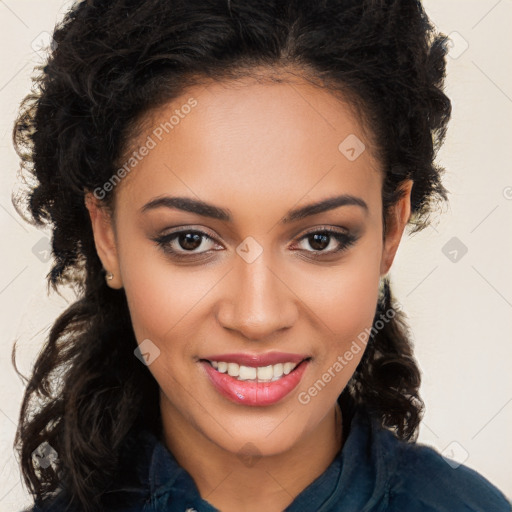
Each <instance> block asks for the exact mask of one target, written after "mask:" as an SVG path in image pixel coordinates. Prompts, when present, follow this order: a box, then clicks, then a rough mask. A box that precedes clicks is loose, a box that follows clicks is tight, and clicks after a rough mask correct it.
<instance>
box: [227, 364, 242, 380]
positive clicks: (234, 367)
mask: <svg viewBox="0 0 512 512" xmlns="http://www.w3.org/2000/svg"><path fill="white" fill-rule="evenodd" d="M239 370H240V366H239V365H238V363H228V375H231V377H236V376H238V372H239Z"/></svg>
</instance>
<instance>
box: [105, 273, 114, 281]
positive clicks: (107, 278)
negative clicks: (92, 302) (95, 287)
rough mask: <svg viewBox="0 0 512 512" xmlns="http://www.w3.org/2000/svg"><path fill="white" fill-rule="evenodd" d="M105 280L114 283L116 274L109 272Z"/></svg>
mask: <svg viewBox="0 0 512 512" xmlns="http://www.w3.org/2000/svg"><path fill="white" fill-rule="evenodd" d="M105 279H106V280H107V281H112V279H114V274H113V273H112V272H107V275H106V276H105Z"/></svg>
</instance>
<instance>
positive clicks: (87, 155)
mask: <svg viewBox="0 0 512 512" xmlns="http://www.w3.org/2000/svg"><path fill="white" fill-rule="evenodd" d="M53 38H54V42H55V44H54V45H53V47H52V51H51V52H50V54H49V58H48V61H47V63H46V64H45V65H44V67H43V66H41V67H39V68H38V72H37V73H36V74H35V76H34V79H33V80H34V87H33V90H32V93H31V94H29V95H28V96H27V97H26V98H25V99H24V101H23V103H22V105H21V107H20V111H19V115H18V119H17V120H16V123H15V126H14V131H13V138H14V144H15V146H16V149H17V152H18V154H19V156H20V158H21V162H22V163H21V166H22V171H23V173H25V174H28V175H29V177H30V178H31V179H32V184H33V185H32V186H30V189H29V190H26V191H25V194H24V195H23V196H22V197H21V198H20V197H17V198H16V199H14V202H15V205H16V206H17V209H18V211H19V212H20V214H21V215H23V216H25V218H26V220H27V221H28V222H32V223H34V224H36V225H43V224H45V223H48V224H51V225H52V230H53V231H52V233H53V234H52V251H53V253H52V254H53V258H54V260H53V265H52V268H51V271H50V273H49V274H48V285H49V286H50V285H51V286H52V287H53V288H54V289H55V290H57V289H58V286H59V285H72V286H73V287H74V288H75V290H76V291H77V293H78V297H77V300H76V302H74V303H73V304H71V305H70V306H69V307H68V309H67V310H66V311H64V312H63V313H62V314H61V315H60V316H59V317H58V318H57V320H56V321H55V323H54V324H53V326H52V328H51V331H50V333H49V336H48V339H47V340H46V343H45V345H44V347H43V350H42V351H41V353H40V355H39V356H38V358H37V361H36V363H35V365H34V368H33V372H32V375H31V376H30V378H29V379H26V378H24V380H25V381H26V382H27V388H26V392H25V395H24V398H23V403H22V407H21V411H20V417H19V426H18V430H17V433H16V439H15V446H16V449H17V451H18V453H19V457H20V464H21V467H22V472H23V476H24V479H25V482H26V484H27V485H28V488H29V491H30V492H31V493H32V494H33V495H34V497H35V500H36V503H38V504H41V503H44V502H45V501H44V500H46V499H47V498H49V497H50V496H52V495H54V494H58V492H59V491H60V490H61V489H66V490H67V492H68V493H69V496H70V504H71V505H74V506H78V507H79V508H80V510H85V511H93V510H98V509H101V507H102V504H103V503H104V501H103V500H104V498H105V496H106V494H107V493H108V492H109V489H111V488H112V483H113V482H115V481H116V478H117V477H118V475H119V472H120V467H119V466H120V460H121V454H122V452H123V450H124V449H126V447H127V446H128V443H129V439H130V438H131V436H132V435H133V434H134V433H135V432H138V431H140V430H141V429H150V430H152V431H154V432H157V431H158V430H159V428H160V421H161V418H160V411H159V406H158V391H159V388H158V384H157V382H156V381H155V379H154V378H153V377H152V375H151V373H150V372H149V371H148V369H147V367H146V366H145V365H142V364H140V361H139V360H138V359H137V358H136V357H134V355H133V352H134V349H135V348H136V347H137V342H136V339H135V335H134V332H133V329H132V325H131V321H130V316H129V310H128V306H127V301H126V297H125V294H124V291H123V290H122V289H121V290H114V289H111V288H109V287H108V286H107V285H106V283H105V279H104V270H103V268H102V264H101V261H100V259H99V257H98V255H97V252H96V248H95V245H94V240H93V233H92V227H91V222H90V219H89V216H88V212H87V209H86V207H85V204H84V194H85V192H86V191H92V190H94V189H96V188H97V187H101V186H102V185H103V184H104V183H105V182H106V181H108V179H109V178H110V177H111V176H112V175H113V174H114V171H115V169H116V168H117V165H118V162H119V159H120V158H121V156H122V154H123V151H124V150H125V148H126V147H128V146H129V144H130V141H131V140H132V137H133V134H134V133H136V132H137V129H139V128H140V126H141V122H142V120H143V117H144V115H145V114H147V113H148V112H150V111H152V110H153V109H155V108H158V107H159V106H161V105H163V104H165V103H167V102H169V101H171V100H172V99H174V98H176V97H178V96H179V95H180V94H182V93H183V91H184V89H185V88H186V87H187V86H189V85H192V84H195V83H200V81H201V80H204V79H213V80H225V79H230V78H238V77H244V76H251V74H253V73H254V72H255V70H256V69H262V68H263V69H268V70H270V71H275V72H277V71H279V70H284V69H294V70H298V72H299V74H302V75H303V76H304V77H309V78H310V79H311V80H315V81H316V83H317V84H319V86H320V84H322V86H324V87H327V88H328V89H329V90H330V91H332V93H333V94H336V93H338V92H340V93H341V94H342V96H343V97H344V98H348V99H349V103H350V104H351V105H352V106H354V107H355V108H356V109H357V112H359V114H360V119H361V120H362V121H363V122H364V123H363V124H364V126H366V127H367V129H368V130H369V132H370V133H371V135H372V138H373V139H374V141H375V147H376V148H377V150H378V155H379V161H380V162H381V164H382V168H383V169H384V173H385V176H384V184H383V188H382V202H383V212H382V215H383V220H384V230H383V236H385V231H386V223H385V222H386V219H387V218H388V213H389V208H390V207H391V206H392V205H393V204H395V203H396V201H397V200H398V199H399V198H400V197H401V193H402V190H401V184H403V183H404V181H405V180H407V179H412V180H413V181H414V185H413V188H412V196H411V212H412V215H411V219H410V221H409V224H410V228H411V232H416V231H419V230H420V229H422V228H424V227H425V226H426V225H427V224H428V223H429V222H430V219H429V217H430V214H431V213H432V212H433V211H434V206H436V205H437V204H439V203H441V202H442V201H444V200H446V199H447V190H446V189H445V188H444V187H443V185H442V184H441V174H442V172H443V171H444V169H442V168H441V167H439V166H437V165H436V164H435V163H434V159H435V156H436V153H437V150H438V148H439V147H440V145H441V144H442V142H443V139H444V136H445V131H446V125H447V122H448V120H449V118H450V115H451V103H450V100H449V99H448V98H447V96H446V95H445V94H444V92H443V87H444V78H445V66H446V62H445V55H446V51H447V45H446V41H447V38H446V36H444V35H442V34H439V33H437V32H436V31H435V30H434V27H433V26H432V24H431V23H430V21H429V19H428V17H427V15H426V13H425V12H424V10H423V7H422V5H421V3H420V2H419V1H416V0H317V1H314V2H313V1H311V0H281V1H277V0H227V1H225V0H165V1H164V0H144V1H143V0H109V1H107V0H88V1H82V2H77V3H75V5H74V6H73V7H72V8H71V9H70V10H69V12H67V14H66V15H65V17H64V19H63V21H62V22H61V23H60V24H59V25H58V26H57V27H56V29H55V32H54V34H53ZM112 198H113V194H112V193H109V194H107V196H106V197H105V198H104V202H105V204H107V205H110V206H112V205H113V201H112ZM22 203H26V206H25V205H24V204H22ZM24 210H28V212H29V214H30V218H29V217H28V216H26V215H25V213H24ZM383 291H384V293H383V295H382V297H381V299H380V300H379V302H378V306H377V309H376V313H375V319H374V327H375V326H376V324H377V322H378V321H379V318H381V315H383V314H384V313H385V312H387V311H389V310H393V311H394V315H393V317H392V318H391V319H389V318H388V320H387V321H386V322H382V321H381V324H384V325H383V326H382V328H380V329H379V328H378V326H377V327H375V329H372V335H371V336H370V338H369V341H368V344H367V348H366V351H365V353H364V356H363V358H362V360H361V362H360V364H359V365H358V367H357V369H356V371H355V373H354V375H353V377H352V379H351V380H350V382H349V384H348V385H347V387H346V388H345V389H344V391H343V392H342V394H341V395H340V397H339V399H338V400H339V403H340V405H342V408H343V409H344V411H350V410H354V408H355V407H363V408H365V409H366V410H367V411H368V413H369V414H371V415H373V416H374V417H376V418H378V420H379V423H380V424H381V425H382V426H383V427H385V428H388V429H390V430H392V431H393V432H394V433H395V435H396V436H397V437H398V438H400V439H403V440H407V441H411V440H415V439H416V437H417V429H418V425H419V423H420V421H421V417H422V414H423V408H424V406H423V402H422V400H421V398H420V397H419V393H418V390H419V386H420V371H419V369H418V366H417V364H416V362H415V360H414V357H413V353H412V347H411V341H410V334H409V332H408V328H407V324H406V322H405V317H404V313H403V312H402V311H399V310H398V309H399V308H397V307H396V306H397V304H396V303H395V301H394V299H393V297H392V294H391V289H390V284H389V280H386V281H385V286H384V290H383ZM120 340H123V343H120ZM15 352H16V344H15V345H14V347H13V353H12V360H13V364H14V365H15V366H16V363H15ZM16 371H17V369H16ZM18 373H19V372H18ZM45 441H46V442H48V443H49V444H50V445H51V446H52V447H53V448H54V449H55V450H56V451H57V453H58V459H57V460H56V461H55V464H52V465H50V466H48V467H47V468H40V467H39V468H38V467H36V466H34V465H33V462H32V452H33V451H34V450H35V449H36V448H38V447H39V446H40V445H41V443H44V442H45Z"/></svg>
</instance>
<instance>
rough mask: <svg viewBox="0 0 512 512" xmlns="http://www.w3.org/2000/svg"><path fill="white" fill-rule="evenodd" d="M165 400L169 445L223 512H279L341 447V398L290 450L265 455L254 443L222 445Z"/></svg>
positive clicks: (164, 419) (203, 493)
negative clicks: (233, 447)
mask: <svg viewBox="0 0 512 512" xmlns="http://www.w3.org/2000/svg"><path fill="white" fill-rule="evenodd" d="M166 405H167V406H169V403H168V402H167V404H166V403H165V399H162V404H161V406H162V422H163V436H164V442H165V444H166V446H167V448H168V449H169V450H170V451H171V452H172V454H173V455H174V457H175V459H176V460H177V461H178V463H179V464H180V466H181V467H183V468H184V469H185V470H186V471H187V472H188V473H189V474H190V476H191V477H192V478H193V480H194V482H195V484H196V486H197V488H198V490H199V493H200V495H201V497H202V498H203V499H204V500H206V501H208V502H209V503H210V504H211V505H213V506H214V507H216V508H218V509H219V510H222V511H223V512H235V511H237V512H239V511H240V510H244V511H247V512H253V511H254V512H256V511H261V510H262V509H263V510H265V511H266V512H281V511H282V510H284V509H285V508H286V507H287V506H288V505H290V504H291V503H292V502H293V500H294V499H295V498H296V497H297V495H298V494H300V492H301V491H303V490H304V489H305V488H306V487H307V486H308V485H309V484H311V483H312V482H313V481H314V480H315V479H316V478H318V477H319V476H320V475H321V474H322V473H323V472H324V471H325V470H326V469H327V467H328V466H329V465H330V464H331V463H332V462H333V460H334V459H335V457H336V455H337V454H338V452H339V451H340V450H341V448H342V439H343V436H342V415H341V410H340V408H339V405H338V404H337V403H336V404H335V406H333V408H332V409H331V410H330V411H329V413H328V414H326V415H325V417H324V418H323V419H322V421H321V422H320V423H319V424H318V425H317V426H316V428H315V429H314V430H312V431H310V432H308V433H307V434H306V435H304V436H302V437H301V438H300V439H299V441H298V442H297V443H295V444H294V445H293V446H292V447H291V448H290V449H288V450H286V451H284V452H280V453H276V454H273V455H264V456H262V455H261V454H260V453H259V452H258V450H257V448H256V447H255V446H254V445H253V444H252V443H245V445H244V446H243V447H242V449H241V450H237V451H229V450H226V449H224V448H223V447H221V446H219V445H218V444H216V443H213V442H212V441H211V440H210V439H208V438H207V437H205V436H204V435H202V433H201V432H199V431H198V430H197V429H196V428H191V426H190V423H188V422H187V421H186V420H185V418H182V417H180V415H179V413H178V411H177V410H176V409H171V408H170V407H166ZM241 490H243V491H241Z"/></svg>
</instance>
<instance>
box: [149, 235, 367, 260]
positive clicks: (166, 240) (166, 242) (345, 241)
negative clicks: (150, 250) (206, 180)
mask: <svg viewBox="0 0 512 512" xmlns="http://www.w3.org/2000/svg"><path fill="white" fill-rule="evenodd" d="M191 233H193V234H197V235H200V236H201V238H202V239H203V240H204V239H208V240H211V241H212V242H215V239H214V238H213V237H211V236H210V235H208V234H207V233H205V232H204V231H201V230H197V229H186V230H181V231H174V232H172V233H168V234H166V235H162V236H159V237H156V238H153V239H152V240H153V241H154V242H156V243H157V244H158V246H159V247H160V248H161V249H162V250H163V251H164V252H165V253H166V254H168V255H170V256H171V257H172V258H174V259H177V260H188V261H191V260H192V259H193V258H194V256H196V257H197V256H199V257H202V256H203V255H204V254H206V253H207V252H208V251H204V252H202V253H194V252H190V251H184V252H180V251H176V250H174V249H172V247H171V242H173V241H174V240H176V239H177V238H178V237H179V236H180V235H183V234H191ZM319 234H326V235H328V236H330V237H333V238H334V239H335V240H336V241H337V242H338V243H339V244H340V247H339V248H338V249H335V250H331V251H325V250H321V251H314V250H313V251H308V250H306V251H305V252H307V253H311V256H310V257H312V258H313V259H320V258H324V257H326V256H331V255H333V254H337V253H342V252H344V251H346V250H347V249H348V248H349V247H351V246H352V245H354V244H355V243H356V242H357V240H358V237H357V236H355V235H353V234H350V233H342V232H340V231H336V230H333V229H330V228H323V229H316V230H314V231H309V232H307V233H305V234H304V235H302V236H301V237H300V238H299V239H298V242H301V241H302V240H305V239H307V238H308V237H310V236H312V235H319ZM330 242H331V240H329V245H330ZM201 243H202V241H201ZM194 250H195V249H194ZM299 250H300V249H299Z"/></svg>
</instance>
